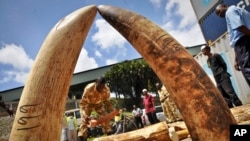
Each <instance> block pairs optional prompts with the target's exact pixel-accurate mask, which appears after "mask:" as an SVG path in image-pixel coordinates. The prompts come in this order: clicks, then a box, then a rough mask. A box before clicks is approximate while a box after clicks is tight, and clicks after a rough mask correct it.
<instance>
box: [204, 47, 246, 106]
mask: <svg viewBox="0 0 250 141" xmlns="http://www.w3.org/2000/svg"><path fill="white" fill-rule="evenodd" d="M201 51H202V53H203V54H204V55H205V56H207V57H208V59H207V64H208V67H209V68H210V69H211V70H212V72H213V75H214V79H215V81H216V84H217V88H218V89H219V91H220V92H221V94H222V95H223V97H224V99H225V101H226V102H227V105H228V107H229V108H232V107H233V104H234V105H235V106H240V105H242V103H241V101H240V99H239V98H238V96H237V95H236V92H235V91H234V88H233V86H232V82H231V80H230V76H231V75H230V74H229V73H228V72H227V65H226V63H225V61H224V60H223V58H222V57H221V55H219V54H218V53H213V54H212V53H211V49H210V47H209V46H207V45H204V46H202V47H201Z"/></svg>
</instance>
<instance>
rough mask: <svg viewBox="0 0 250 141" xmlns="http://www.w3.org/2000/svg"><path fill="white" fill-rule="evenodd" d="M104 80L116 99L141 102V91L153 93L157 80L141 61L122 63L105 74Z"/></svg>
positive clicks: (143, 61)
mask: <svg viewBox="0 0 250 141" xmlns="http://www.w3.org/2000/svg"><path fill="white" fill-rule="evenodd" d="M105 78H106V79H107V82H108V84H109V87H110V91H111V92H114V93H115V95H116V98H120V96H121V95H123V96H124V98H132V99H133V100H135V101H140V100H141V94H142V89H144V88H146V89H148V91H155V87H154V85H155V83H156V82H159V78H158V77H157V76H156V74H155V73H154V71H153V70H152V69H151V68H150V67H149V65H148V64H147V63H146V62H145V60H143V59H137V60H132V61H124V62H122V63H120V64H117V65H115V66H114V67H112V68H111V69H110V70H109V71H107V72H106V73H105Z"/></svg>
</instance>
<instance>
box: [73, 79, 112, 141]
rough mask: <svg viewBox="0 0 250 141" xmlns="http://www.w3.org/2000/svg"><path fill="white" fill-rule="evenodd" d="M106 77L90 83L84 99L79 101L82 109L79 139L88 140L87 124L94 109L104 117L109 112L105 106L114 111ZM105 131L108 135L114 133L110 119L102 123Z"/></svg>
mask: <svg viewBox="0 0 250 141" xmlns="http://www.w3.org/2000/svg"><path fill="white" fill-rule="evenodd" d="M105 83H106V81H105V78H104V77H99V78H98V79H97V80H96V82H93V83H90V84H88V85H87V86H86V87H85V89H84V92H83V95H82V99H81V101H80V103H79V106H80V110H81V117H82V123H81V125H80V130H79V132H78V140H79V141H87V129H88V128H87V125H88V122H89V121H90V115H91V112H92V111H96V112H97V114H98V116H99V117H100V118H101V117H104V116H105V115H106V114H107V113H106V110H105V106H106V107H107V108H108V110H109V112H111V111H114V110H115V109H114V107H113V106H112V104H111V102H110V90H109V87H108V86H107V85H106V84H105ZM102 128H103V130H104V131H103V132H104V133H106V134H107V135H110V134H111V133H112V129H111V126H110V124H109V121H108V122H106V123H104V124H102Z"/></svg>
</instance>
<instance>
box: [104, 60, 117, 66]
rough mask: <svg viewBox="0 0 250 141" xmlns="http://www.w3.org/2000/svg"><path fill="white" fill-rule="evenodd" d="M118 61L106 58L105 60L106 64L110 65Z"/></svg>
mask: <svg viewBox="0 0 250 141" xmlns="http://www.w3.org/2000/svg"><path fill="white" fill-rule="evenodd" d="M116 63H118V61H117V60H116V59H107V60H106V65H112V64H116Z"/></svg>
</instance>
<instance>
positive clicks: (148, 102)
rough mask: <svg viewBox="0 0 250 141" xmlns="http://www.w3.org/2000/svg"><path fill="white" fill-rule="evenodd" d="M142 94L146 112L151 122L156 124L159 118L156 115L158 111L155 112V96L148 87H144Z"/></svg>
mask: <svg viewBox="0 0 250 141" xmlns="http://www.w3.org/2000/svg"><path fill="white" fill-rule="evenodd" d="M142 94H143V95H144V98H143V105H144V108H145V113H146V115H147V117H148V120H149V122H150V124H155V123H157V122H159V120H158V119H157V117H156V113H155V105H154V98H153V96H152V95H150V94H148V91H147V89H143V90H142Z"/></svg>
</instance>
